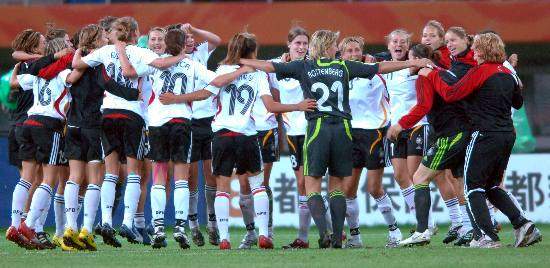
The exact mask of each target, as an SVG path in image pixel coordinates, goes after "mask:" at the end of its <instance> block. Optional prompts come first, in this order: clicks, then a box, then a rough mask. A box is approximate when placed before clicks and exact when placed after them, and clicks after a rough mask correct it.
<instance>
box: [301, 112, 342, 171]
mask: <svg viewBox="0 0 550 268" xmlns="http://www.w3.org/2000/svg"><path fill="white" fill-rule="evenodd" d="M352 139H353V138H352V136H351V128H350V122H349V120H347V119H344V118H341V117H332V116H323V117H318V118H316V119H312V120H308V123H307V135H306V139H305V142H304V175H305V176H312V177H322V176H324V175H325V173H326V172H327V169H328V173H329V175H331V176H336V177H347V176H351V170H352V168H353V164H352V162H353V158H352V156H351V154H352V149H353V142H352Z"/></svg>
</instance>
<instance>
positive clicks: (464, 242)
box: [454, 229, 474, 247]
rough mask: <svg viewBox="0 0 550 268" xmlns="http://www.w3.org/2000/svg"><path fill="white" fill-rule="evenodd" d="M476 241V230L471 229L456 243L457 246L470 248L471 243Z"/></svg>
mask: <svg viewBox="0 0 550 268" xmlns="http://www.w3.org/2000/svg"><path fill="white" fill-rule="evenodd" d="M473 239H474V229H470V230H469V231H468V232H466V233H465V234H464V235H462V236H460V237H459V238H458V241H456V242H455V243H454V245H455V246H459V247H461V246H466V247H469V246H470V242H472V240H473Z"/></svg>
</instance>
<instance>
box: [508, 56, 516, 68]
mask: <svg viewBox="0 0 550 268" xmlns="http://www.w3.org/2000/svg"><path fill="white" fill-rule="evenodd" d="M508 62H510V65H512V67H514V68H516V67H517V66H518V54H515V53H514V54H512V55H510V57H509V58H508Z"/></svg>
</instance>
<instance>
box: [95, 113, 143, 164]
mask: <svg viewBox="0 0 550 268" xmlns="http://www.w3.org/2000/svg"><path fill="white" fill-rule="evenodd" d="M101 130H102V133H101V146H102V148H103V153H104V154H105V156H108V155H110V154H111V153H112V152H117V153H118V154H119V156H121V157H131V158H136V159H137V160H143V158H144V157H145V153H146V151H145V150H146V148H145V123H144V121H143V118H141V117H140V116H139V115H137V114H135V113H133V112H130V111H127V110H111V109H109V110H108V111H107V110H106V111H105V112H104V115H103V122H102V127H101Z"/></svg>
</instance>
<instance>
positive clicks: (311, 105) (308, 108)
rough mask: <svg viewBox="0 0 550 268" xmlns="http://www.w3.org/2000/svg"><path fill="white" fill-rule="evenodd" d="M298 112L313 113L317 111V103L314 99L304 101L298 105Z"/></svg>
mask: <svg viewBox="0 0 550 268" xmlns="http://www.w3.org/2000/svg"><path fill="white" fill-rule="evenodd" d="M298 107H299V111H303V112H313V111H314V110H315V109H317V101H316V100H314V99H305V100H303V101H301V102H300V103H298Z"/></svg>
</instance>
